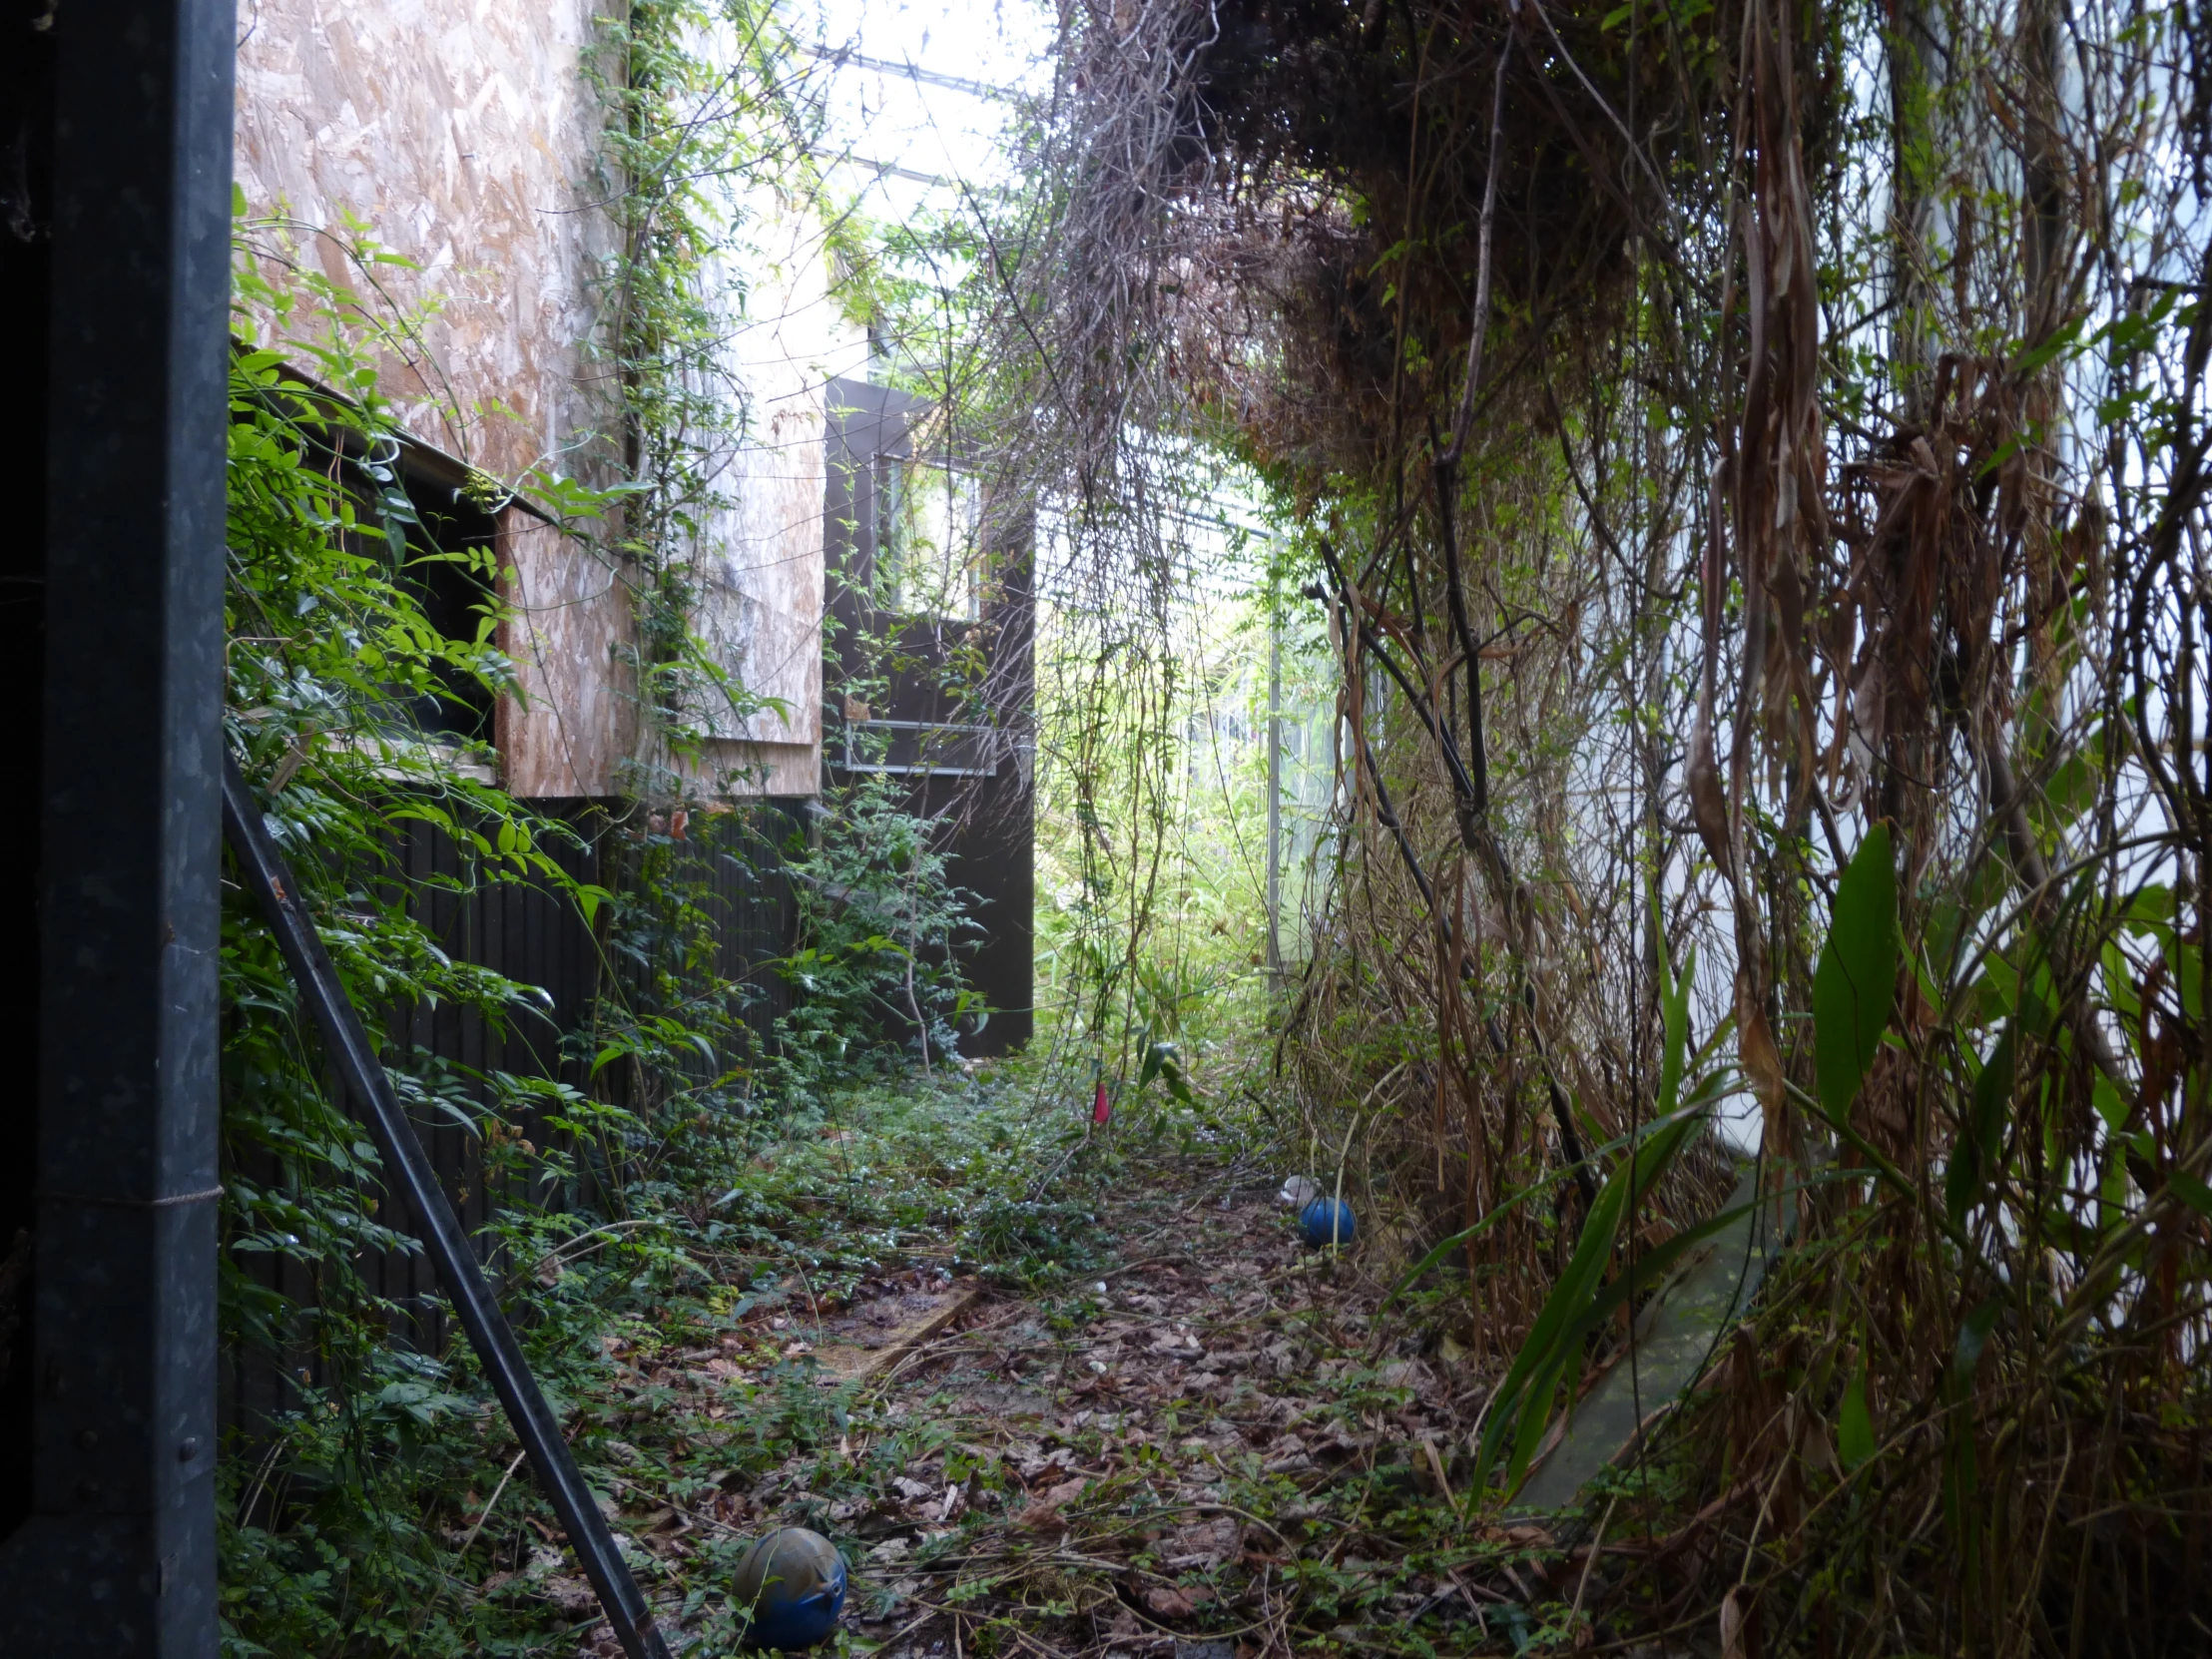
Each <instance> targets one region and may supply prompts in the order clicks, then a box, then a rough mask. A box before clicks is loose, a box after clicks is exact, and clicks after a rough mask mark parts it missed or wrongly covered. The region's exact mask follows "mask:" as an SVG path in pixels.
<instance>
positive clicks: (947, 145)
mask: <svg viewBox="0 0 2212 1659" xmlns="http://www.w3.org/2000/svg"><path fill="white" fill-rule="evenodd" d="M784 16H785V19H786V21H787V22H788V23H789V25H790V27H791V29H792V32H793V34H795V35H796V36H797V37H798V38H799V40H800V41H801V42H802V43H803V44H804V45H807V46H811V47H814V48H816V49H817V50H819V51H822V52H825V53H828V54H830V55H831V58H830V61H823V62H818V64H817V65H816V66H815V69H814V72H813V74H811V75H810V76H809V80H810V81H812V82H814V83H815V84H816V85H817V86H818V87H821V88H823V89H824V92H825V99H826V105H825V107H826V113H827V115H828V118H829V126H828V131H827V132H826V133H825V135H824V147H825V149H826V151H827V152H828V154H829V155H830V156H850V157H851V158H852V160H851V161H850V162H848V163H845V164H843V165H842V166H841V167H840V168H839V176H838V180H837V182H838V183H839V184H843V185H846V186H847V187H848V188H852V189H859V188H861V187H862V185H863V184H865V186H866V196H865V203H866V206H867V208H868V210H869V211H870V212H872V213H874V214H877V215H880V216H882V217H884V218H897V217H900V216H902V215H904V214H907V213H912V212H917V211H920V210H922V209H925V208H931V209H937V210H943V209H946V208H952V207H956V206H957V205H958V204H959V201H960V196H959V192H958V190H957V188H956V187H955V185H954V184H952V183H950V181H960V182H964V183H965V184H966V185H967V186H969V187H970V188H971V189H977V190H987V189H989V188H992V187H994V186H997V185H1001V184H1004V183H1006V182H1008V180H1009V178H1010V175H1011V171H1012V169H1011V164H1010V158H1009V156H1008V153H1007V141H1008V137H1009V135H1010V131H1011V126H1012V123H1013V121H1014V118H1015V111H1014V109H1013V107H1012V106H1011V104H1010V103H1009V102H1008V101H1007V100H1005V99H1003V98H999V97H993V96H990V95H989V93H988V92H987V91H986V90H984V89H989V88H1004V89H1008V90H1012V91H1016V92H1019V93H1021V94H1023V95H1024V96H1028V97H1042V96H1044V95H1045V94H1046V93H1048V92H1049V91H1050V90H1051V84H1052V68H1051V59H1050V54H1051V48H1052V42H1053V35H1054V29H1055V22H1054V17H1053V14H1052V13H1051V12H1050V11H1048V10H1046V9H1045V8H1044V7H1042V6H1040V5H1038V4H1036V0H995V3H992V0H980V3H976V0H971V3H967V4H961V3H959V0H787V4H786V7H785V12H784ZM837 54H843V55H844V56H845V59H846V61H843V62H837V61H834V59H835V56H836V55H837ZM852 59H866V60H870V61H869V62H867V63H858V62H853V61H850V60H852ZM905 68H911V69H914V70H918V71H920V72H921V74H922V75H923V76H926V77H928V79H917V78H915V77H913V76H910V75H907V74H905V73H903V72H902V71H903V70H904V69H905ZM818 77H819V79H818ZM883 168H895V169H897V170H899V171H898V172H895V173H881V172H879V171H878V170H879V169H883ZM915 175H919V176H921V177H918V178H917V177H915ZM926 179H938V180H943V181H947V183H943V184H931V183H926V182H924V181H925V180H926ZM868 181H872V183H869V182H868Z"/></svg>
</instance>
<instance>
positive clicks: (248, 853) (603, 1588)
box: [223, 756, 668, 1659]
mask: <svg viewBox="0 0 2212 1659" xmlns="http://www.w3.org/2000/svg"><path fill="white" fill-rule="evenodd" d="M223 832H224V835H225V838H227V839H228V840H229V841H230V843H231V852H232V855H233V856H234V857H235V858H237V860H238V866H239V873H240V874H242V875H243V876H245V878H246V884H247V886H248V887H250V888H251V889H252V890H253V893H254V897H255V899H256V901H257V902H259V903H260V905H261V907H262V914H263V915H264V917H266V918H267V920H268V922H269V926H270V931H271V932H273V933H275V934H276V936H277V948H278V949H280V950H281V951H282V952H283V955H284V962H285V964H286V965H287V966H288V967H290V969H291V973H292V978H293V979H294V980H296V981H297V982H298V985H299V995H300V998H301V1000H302V1001H304V1002H305V1003H306V1005H307V1011H308V1012H309V1014H311V1015H312V1016H313V1018H314V1022H315V1027H316V1029H317V1030H319V1031H320V1032H321V1033H322V1048H323V1053H324V1055H325V1057H326V1058H327V1059H328V1060H329V1062H330V1067H331V1070H333V1071H334V1072H335V1073H336V1074H337V1077H338V1081H339V1082H340V1083H341V1084H342V1085H343V1086H344V1089H345V1093H346V1097H347V1100H348V1103H349V1104H350V1105H351V1106H352V1108H353V1110H354V1111H355V1112H357V1113H358V1114H359V1115H360V1116H361V1117H362V1119H363V1120H364V1121H365V1122H366V1123H367V1125H368V1132H369V1134H370V1136H371V1137H372V1138H373V1139H374V1140H375V1142H376V1150H377V1152H378V1153H379V1154H381V1155H382V1158H383V1165H384V1174H385V1176H386V1178H387V1179H388V1180H390V1181H391V1182H392V1184H393V1185H394V1186H395V1187H396V1188H397V1189H398V1191H399V1193H400V1194H401V1195H402V1196H403V1197H404V1198H405V1199H406V1201H407V1207H408V1208H409V1209H410V1210H412V1211H413V1212H414V1216H415V1222H416V1233H417V1236H418V1237H420V1238H421V1240H422V1243H423V1246H424V1248H425V1249H426V1250H427V1251H428V1253H429V1256H430V1259H431V1261H432V1262H433V1263H434V1264H435V1265H436V1267H437V1270H438V1278H439V1280H440V1281H441V1282H442V1283H443V1284H444V1286H445V1292H446V1295H447V1296H448V1297H450V1298H451V1299H452V1303H453V1311H454V1314H455V1315H456V1316H457V1317H458V1318H459V1320H460V1322H461V1329H462V1330H463V1331H464V1332H466V1333H467V1335H468V1341H469V1345H470V1346H471V1347H472V1348H474V1349H475V1350H476V1356H477V1358H478V1360H479V1361H481V1362H482V1364H483V1367H484V1375H485V1376H486V1377H488V1378H489V1379H490V1380H491V1385H492V1388H493V1390H494V1391H495V1392H496V1393H497V1394H498V1395H499V1403H500V1404H501V1405H503V1406H504V1407H505V1408H506V1412H507V1420H508V1421H509V1422H511V1423H512V1424H513V1425H514V1430H515V1435H516V1437H517V1438H518V1439H520V1440H521V1441H522V1444H523V1446H524V1448H525V1449H526V1450H527V1451H528V1452H529V1453H530V1464H531V1466H532V1467H533V1468H534V1469H536V1471H537V1475H538V1480H539V1483H540V1484H541V1485H543V1487H544V1488H545V1493H546V1496H547V1497H548V1498H549V1499H551V1501H552V1504H553V1509H554V1512H555V1513H556V1514H558V1515H559V1516H560V1517H561V1525H562V1526H563V1527H565V1528H567V1531H568V1541H569V1543H570V1545H571V1546H572V1547H573V1548H574V1549H575V1551H576V1555H577V1559H578V1560H580V1561H581V1562H582V1563H583V1567H584V1574H585V1576H586V1577H588V1578H589V1579H590V1580H591V1585H592V1588H593V1589H594V1590H596V1591H598V1592H599V1604H600V1607H601V1609H602V1611H604V1612H605V1613H606V1615H607V1622H608V1623H609V1624H611V1625H613V1626H614V1631H615V1635H616V1637H617V1638H619V1639H620V1641H621V1642H622V1646H623V1649H624V1651H625V1652H627V1653H628V1654H629V1655H630V1659H668V1647H667V1644H666V1643H665V1642H664V1641H663V1640H662V1638H661V1634H660V1632H659V1631H658V1630H657V1629H656V1628H655V1627H654V1623H653V1613H652V1610H651V1609H650V1608H649V1607H648V1606H647V1605H646V1602H645V1596H644V1594H643V1593H642V1592H641V1591H640V1590H639V1589H638V1582H637V1580H636V1579H635V1578H634V1577H632V1576H631V1573H630V1567H629V1563H627V1562H626V1561H624V1560H623V1558H622V1553H621V1551H620V1550H619V1549H618V1548H617V1547H616V1545H615V1537H614V1531H613V1529H612V1528H611V1527H609V1526H608V1525H607V1520H606V1517H605V1516H603V1515H602V1514H600V1512H599V1506H598V1503H597V1501H596V1500H595V1499H594V1497H593V1495H592V1491H591V1488H590V1487H589V1486H587V1485H585V1484H584V1476H583V1471H582V1470H580V1469H578V1468H577V1466H576V1459H575V1457H574V1456H573V1455H572V1454H571V1453H570V1451H569V1449H568V1441H567V1439H566V1438H564V1437H563V1436H562V1433H561V1424H560V1419H559V1418H557V1417H556V1416H554V1415H553V1412H552V1410H551V1409H550V1408H549V1407H548V1406H547V1405H546V1403H545V1395H544V1394H543V1393H541V1392H540V1391H539V1389H538V1384H537V1381H536V1379H534V1378H533V1377H532V1376H531V1375H530V1368H529V1365H528V1364H527V1363H526V1362H525V1361H524V1360H523V1358H522V1349H521V1347H520V1346H519V1345H518V1344H517V1343H516V1342H515V1335H514V1331H513V1329H512V1328H511V1327H509V1326H508V1324H507V1316H506V1315H505V1314H504V1313H502V1312H501V1311H500V1308H499V1301H498V1299H497V1298H496V1297H495V1296H493V1295H492V1290H491V1286H490V1284H489V1283H487V1282H486V1280H485V1278H484V1273H483V1269H482V1268H481V1266H479V1265H478V1263H477V1260H476V1254H475V1252H474V1251H473V1250H471V1249H470V1248H469V1243H468V1235H467V1234H466V1233H464V1232H463V1231H462V1230H461V1224H460V1221H459V1219H458V1218H457V1217H456V1216H455V1215H454V1214H453V1206H452V1205H451V1204H450V1203H448V1202H447V1200H446V1196H445V1189H444V1188H443V1187H442V1186H440V1185H439V1183H438V1178H437V1172H436V1171H435V1170H433V1169H432V1168H431V1167H430V1160H429V1157H428V1156H427V1155H426V1154H425V1153H424V1152H423V1150H422V1143H421V1142H420V1141H418V1140H417V1139H416V1138H415V1132H414V1129H413V1127H412V1126H411V1125H410V1124H409V1123H408V1122H407V1116H406V1112H405V1109H404V1108H402V1107H401V1105H400V1104H399V1096H398V1094H397V1093H396V1092H395V1091H394V1090H393V1088H392V1086H391V1078H390V1077H389V1075H388V1074H387V1073H386V1072H385V1070H384V1067H383V1064H382V1062H381V1061H379V1060H378V1059H377V1058H376V1045H375V1043H374V1042H373V1041H372V1040H371V1039H370V1037H369V1034H368V1028H367V1026H365V1025H364V1024H363V1023H362V1022H361V1016H360V1011H359V1010H358V1009H356V1008H355V1007H354V1006H353V1004H352V1001H351V1000H350V999H349V998H348V997H347V996H346V994H345V986H344V984H343V982H342V981H341V980H340V979H339V978H338V975H337V969H336V968H334V967H332V966H331V964H330V957H329V953H328V952H327V951H325V950H324V949H323V948H322V938H321V935H320V934H318V933H317V932H316V931H315V928H314V923H313V922H312V921H311V920H309V919H308V917H307V916H306V915H305V914H303V913H302V912H301V911H300V909H299V908H298V906H297V905H295V904H294V903H293V902H292V898H291V894H292V892H293V891H294V890H295V886H296V883H295V882H293V880H292V879H291V874H290V872H289V871H288V870H287V869H285V867H284V861H283V858H282V857H281V856H280V855H279V854H278V852H277V843H276V841H275V840H274V839H273V838H272V837H271V836H270V833H269V827H268V825H267V824H266V823H265V822H264V821H263V818H262V809H261V805H260V803H259V802H257V801H256V800H255V799H254V793H253V790H252V788H251V787H250V786H249V785H248V784H247V782H246V779H245V777H244V776H243V775H242V774H241V773H240V771H239V769H238V763H237V762H236V761H234V760H232V759H231V758H230V757H228V756H226V757H225V758H224V772H223Z"/></svg>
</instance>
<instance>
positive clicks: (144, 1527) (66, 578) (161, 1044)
mask: <svg viewBox="0 0 2212 1659" xmlns="http://www.w3.org/2000/svg"><path fill="white" fill-rule="evenodd" d="M48 16H49V17H51V18H52V20H53V33H54V35H55V37H56V69H55V104H54V110H55V120H54V134H55V140H54V214H53V244H52V246H53V265H52V273H53V287H52V294H53V300H52V307H51V310H50V312H49V315H48V319H47V321H48V328H47V348H48V350H49V352H50V353H51V355H50V359H49V360H50V365H51V379H50V387H51V390H50V395H49V401H48V406H47V434H48V444H47V455H48V465H47V476H46V489H47V516H46V523H47V544H46V560H45V600H46V603H45V649H46V668H45V679H44V697H43V702H44V710H43V721H42V730H43V734H44V758H43V766H42V771H41V778H40V785H39V811H40V813H41V819H42V842H43V856H42V867H41V869H40V872H39V928H40V980H41V992H42V1003H41V1008H40V1022H39V1075H38V1199H37V1208H36V1225H35V1228H34V1249H35V1257H34V1267H33V1275H34V1284H35V1291H34V1297H33V1303H32V1317H33V1321H34V1325H35V1340H34V1348H33V1370H34V1389H35V1392H34V1403H33V1412H34V1421H33V1428H32V1438H33V1448H32V1459H33V1475H32V1483H33V1493H32V1513H31V1518H30V1519H29V1520H28V1521H26V1522H25V1523H24V1524H23V1525H22V1527H21V1528H19V1529H18V1530H17V1531H16V1533H15V1534H14V1535H13V1536H12V1537H11V1538H9V1539H8V1540H7V1543H6V1545H5V1546H4V1547H0V1654H6V1655H11V1656H12V1655H16V1654H24V1655H30V1654H36V1655H39V1656H40V1659H65V1656H70V1655H78V1654H83V1655H87V1656H90V1655H98V1656H100V1659H126V1656H137V1655H150V1656H151V1655H159V1656H161V1659H173V1656H174V1659H212V1656H213V1655H214V1654H215V1652H216V1649H217V1640H216V1634H217V1625H216V1593H215V1592H216V1573H215V1501H214V1483H213V1466H214V1462H215V1376H216V1330H215V1284H216V1272H215V1269H216V1204H215V1200H216V1197H217V1187H216V1144H217V1122H216V1057H217V1028H216V1002H217V976H216V966H217V947H218V888H217V868H218V866H217V848H218V844H219V839H218V837H219V835H220V829H219V825H220V818H219V813H220V806H219V800H220V798H219V794H218V788H219V786H218V778H219V771H218V768H219V763H220V758H221V754H222V749H221V727H220V721H221V711H222V700H223V534H224V532H223V524H224V441H225V440H224V432H225V421H226V406H227V399H226V395H225V374H226V367H225V352H226V350H227V339H228V330H227V304H228V298H229V283H230V202H231V122H232V108H231V85H232V82H231V74H232V61H233V55H234V53H235V51H236V39H235V35H234V24H235V18H234V14H233V10H232V7H231V5H230V4H229V0H68V3H66V4H64V5H62V6H60V7H58V8H55V9H54V10H52V11H50V12H49V13H48Z"/></svg>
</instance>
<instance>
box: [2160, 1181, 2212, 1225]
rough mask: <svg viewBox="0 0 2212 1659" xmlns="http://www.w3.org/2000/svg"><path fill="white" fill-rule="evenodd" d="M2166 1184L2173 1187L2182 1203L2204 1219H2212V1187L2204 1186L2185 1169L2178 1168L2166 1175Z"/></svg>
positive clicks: (2175, 1194)
mask: <svg viewBox="0 0 2212 1659" xmlns="http://www.w3.org/2000/svg"><path fill="white" fill-rule="evenodd" d="M2166 1185H2167V1186H2169V1187H2171V1188H2172V1189H2173V1193H2174V1196H2175V1197H2176V1198H2178V1199H2180V1200H2181V1202H2182V1203H2184V1204H2186V1205H2188V1206H2189V1208H2190V1209H2192V1210H2194V1211H2196V1213H2197V1214H2198V1215H2200V1216H2202V1217H2204V1219H2205V1220H2207V1221H2212V1187H2208V1186H2206V1185H2205V1184H2204V1183H2203V1182H2202V1181H2199V1180H2198V1179H2197V1178H2196V1177H2195V1176H2193V1175H2191V1174H2189V1173H2188V1172H2187V1171H2186V1170H2178V1169H2177V1170H2174V1171H2173V1172H2172V1173H2170V1174H2169V1175H2168V1176H2167V1177H2166Z"/></svg>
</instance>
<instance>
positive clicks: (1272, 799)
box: [1268, 582, 1283, 973]
mask: <svg viewBox="0 0 2212 1659" xmlns="http://www.w3.org/2000/svg"><path fill="white" fill-rule="evenodd" d="M1268 971H1269V972H1270V973H1281V972H1282V971H1283V612H1282V607H1281V606H1279V605H1278V604H1277V603H1276V594H1275V584H1274V583H1273V582H1270V583H1269V584H1268Z"/></svg>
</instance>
